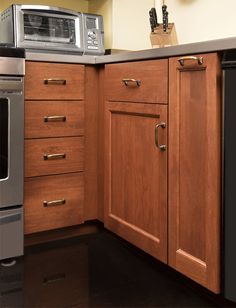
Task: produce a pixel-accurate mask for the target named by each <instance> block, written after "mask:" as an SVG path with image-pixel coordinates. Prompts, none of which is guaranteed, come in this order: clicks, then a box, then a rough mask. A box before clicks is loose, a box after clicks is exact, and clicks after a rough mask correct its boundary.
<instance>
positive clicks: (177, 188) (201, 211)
mask: <svg viewBox="0 0 236 308" xmlns="http://www.w3.org/2000/svg"><path fill="white" fill-rule="evenodd" d="M180 62H182V64H181V63H180ZM169 64H170V71H169V78H170V83H169V84H170V93H169V99H170V100H169V152H168V153H169V174H168V179H169V180H168V191H169V193H168V200H169V229H168V236H169V239H168V240H169V246H168V251H169V255H168V263H169V264H170V265H171V266H172V267H174V268H175V269H176V270H178V271H180V272H182V273H183V274H185V275H186V276H188V277H190V278H191V279H193V280H195V281H196V282H198V283H200V284H202V285H203V286H205V287H206V288H208V289H210V290H212V291H213V292H215V293H218V292H219V290H220V287H219V286H220V278H219V273H220V205H221V142H220V140H221V124H220V123H221V102H220V81H221V76H220V67H219V59H218V56H217V54H214V53H213V54H203V55H197V56H194V57H192V58H189V57H187V59H182V61H181V60H180V61H179V58H172V59H170V62H169Z"/></svg>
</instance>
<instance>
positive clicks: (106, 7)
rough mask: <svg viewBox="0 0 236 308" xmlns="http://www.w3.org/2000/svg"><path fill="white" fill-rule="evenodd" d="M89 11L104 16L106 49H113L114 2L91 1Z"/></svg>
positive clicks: (106, 0)
mask: <svg viewBox="0 0 236 308" xmlns="http://www.w3.org/2000/svg"><path fill="white" fill-rule="evenodd" d="M88 11H89V12H90V13H93V14H100V15H102V16H103V22H104V30H105V48H106V49H107V48H108V49H109V48H112V0H91V1H89V2H88Z"/></svg>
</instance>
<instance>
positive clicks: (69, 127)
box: [25, 101, 84, 138]
mask: <svg viewBox="0 0 236 308" xmlns="http://www.w3.org/2000/svg"><path fill="white" fill-rule="evenodd" d="M83 134H84V103H83V102H81V101H25V138H46V137H63V136H64V137H66V136H81V135H83Z"/></svg>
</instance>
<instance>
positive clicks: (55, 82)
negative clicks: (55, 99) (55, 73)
mask: <svg viewBox="0 0 236 308" xmlns="http://www.w3.org/2000/svg"><path fill="white" fill-rule="evenodd" d="M44 84H48V85H50V84H52V85H63V86H65V85H66V79H59V78H48V79H44Z"/></svg>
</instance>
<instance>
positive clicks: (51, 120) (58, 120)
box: [43, 116, 66, 122]
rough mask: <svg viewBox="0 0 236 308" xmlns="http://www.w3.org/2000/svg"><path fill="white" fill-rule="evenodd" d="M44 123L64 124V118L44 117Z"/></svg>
mask: <svg viewBox="0 0 236 308" xmlns="http://www.w3.org/2000/svg"><path fill="white" fill-rule="evenodd" d="M43 120H44V122H66V116H46V117H44V118H43Z"/></svg>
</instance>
